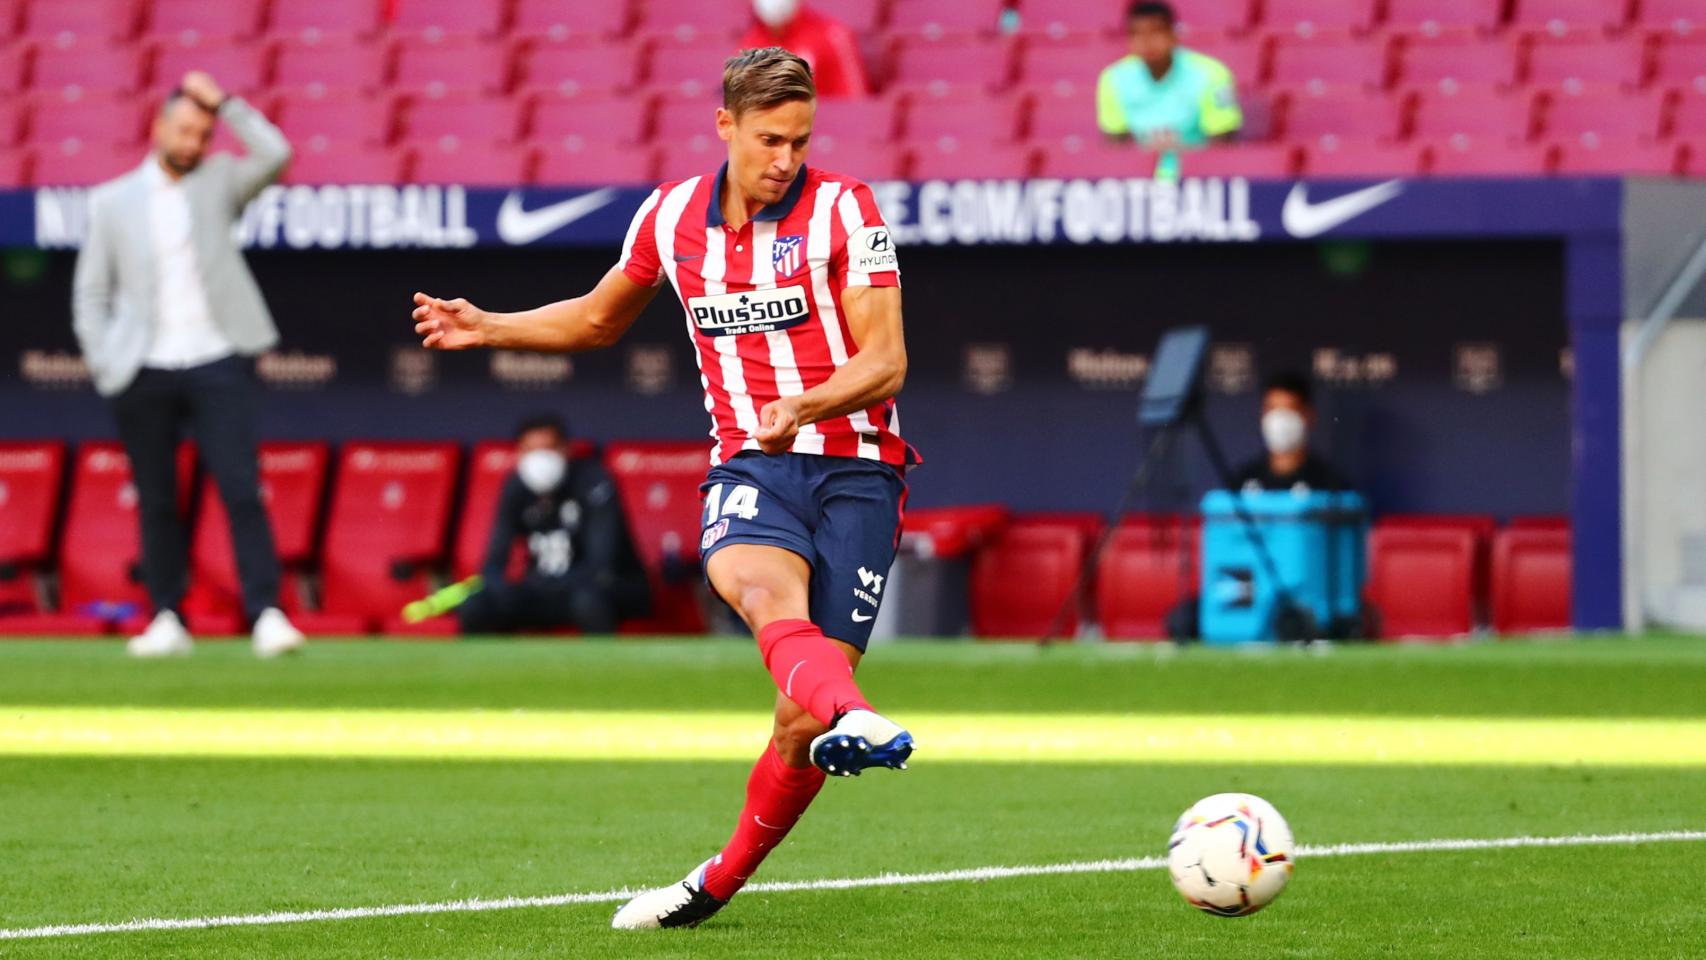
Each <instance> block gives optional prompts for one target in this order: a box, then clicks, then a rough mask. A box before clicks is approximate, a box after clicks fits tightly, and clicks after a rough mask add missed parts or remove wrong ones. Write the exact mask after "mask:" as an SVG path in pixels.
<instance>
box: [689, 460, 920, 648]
mask: <svg viewBox="0 0 1706 960" xmlns="http://www.w3.org/2000/svg"><path fill="white" fill-rule="evenodd" d="M699 490H700V494H701V495H702V496H703V497H704V523H703V528H704V533H703V535H702V536H701V537H700V539H699V555H700V557H701V558H702V559H703V560H704V561H705V563H706V565H707V567H709V564H710V560H711V555H712V554H714V553H716V552H717V551H718V550H721V549H722V548H724V547H726V546H728V545H729V544H731V543H756V544H762V545H764V546H769V547H781V548H782V549H784V550H790V551H792V552H794V553H797V554H799V555H800V556H801V557H803V558H805V561H806V563H808V564H810V565H811V568H812V580H811V619H812V623H814V624H816V625H817V626H818V627H819V628H820V629H822V630H823V632H824V634H825V635H827V636H830V637H833V638H835V639H836V640H841V641H843V642H845V643H850V644H852V645H853V646H855V647H858V648H859V649H860V650H864V649H865V644H866V643H867V642H869V641H870V639H871V624H872V622H873V621H874V620H876V617H877V607H878V606H879V605H880V604H881V603H882V600H883V581H884V580H885V579H886V578H887V577H888V575H889V565H890V564H892V563H894V554H895V547H896V546H897V545H898V543H899V541H900V524H901V514H902V511H903V510H904V509H905V506H906V481H905V480H903V479H901V475H900V471H899V470H897V469H895V468H894V467H892V466H889V465H888V464H886V463H880V462H878V461H875V460H862V459H857V458H854V457H824V456H816V455H813V454H799V453H783V454H777V455H775V456H770V455H766V454H763V453H759V452H757V451H754V450H746V451H742V452H741V453H740V454H738V455H736V456H735V457H734V458H733V459H731V460H729V461H728V462H727V463H722V464H718V465H717V466H715V467H712V468H711V472H710V474H709V475H708V476H707V477H706V478H705V484H704V486H702V487H700V488H699Z"/></svg>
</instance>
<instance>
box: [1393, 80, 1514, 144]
mask: <svg viewBox="0 0 1706 960" xmlns="http://www.w3.org/2000/svg"><path fill="white" fill-rule="evenodd" d="M1533 130H1534V102H1533V100H1532V99H1531V98H1529V97H1526V96H1518V95H1516V94H1497V93H1493V92H1491V91H1487V90H1482V89H1476V88H1467V89H1465V90H1464V91H1463V92H1462V93H1459V94H1444V93H1436V92H1432V91H1424V92H1423V93H1422V94H1420V95H1419V96H1418V97H1417V99H1416V107H1415V112H1414V113H1413V114H1412V115H1411V127H1410V132H1411V136H1413V137H1415V138H1416V139H1418V140H1429V141H1439V140H1446V139H1449V138H1451V137H1455V136H1470V137H1474V138H1476V139H1480V140H1489V141H1490V140H1496V139H1504V140H1510V141H1520V140H1526V139H1528V138H1529V136H1530V134H1531V133H1532V132H1533Z"/></svg>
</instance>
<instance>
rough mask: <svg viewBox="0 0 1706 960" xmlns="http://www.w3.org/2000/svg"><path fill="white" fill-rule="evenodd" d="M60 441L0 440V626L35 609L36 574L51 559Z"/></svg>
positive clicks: (60, 477)
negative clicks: (15, 615)
mask: <svg viewBox="0 0 1706 960" xmlns="http://www.w3.org/2000/svg"><path fill="white" fill-rule="evenodd" d="M64 480H65V444H64V443H62V442H60V441H58V440H43V441H19V440H9V441H0V632H6V631H5V627H4V619H3V618H4V617H5V616H7V615H8V614H17V613H36V612H39V611H40V609H41V605H40V602H39V593H40V591H39V586H38V584H37V580H36V578H37V577H38V576H40V575H42V574H44V573H46V572H47V569H48V565H49V563H51V562H52V560H53V526H54V521H55V520H56V519H57V518H58V516H59V496H60V490H61V489H62V487H63V485H64Z"/></svg>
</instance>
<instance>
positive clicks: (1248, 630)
mask: <svg viewBox="0 0 1706 960" xmlns="http://www.w3.org/2000/svg"><path fill="white" fill-rule="evenodd" d="M1235 497H1236V498H1239V499H1238V500H1234V499H1233V498H1235ZM1239 501H1242V505H1243V507H1244V510H1245V511H1246V512H1247V513H1249V514H1250V516H1251V517H1252V518H1253V519H1254V520H1255V525H1256V529H1257V532H1258V533H1259V534H1260V535H1261V537H1262V540H1263V542H1265V543H1266V544H1267V548H1268V554H1269V555H1270V556H1271V557H1273V563H1274V569H1275V572H1276V573H1277V574H1278V576H1279V579H1280V582H1281V583H1282V584H1283V585H1284V591H1285V593H1286V594H1287V595H1288V596H1289V598H1290V600H1291V602H1292V603H1293V604H1294V605H1296V606H1297V607H1299V608H1301V609H1302V610H1303V611H1305V612H1306V613H1307V614H1308V615H1309V616H1310V617H1312V618H1313V620H1314V622H1313V624H1312V627H1313V632H1311V633H1310V636H1311V637H1322V636H1330V635H1332V634H1334V633H1345V632H1350V631H1354V629H1355V625H1357V624H1359V623H1360V620H1361V611H1362V585H1363V576H1364V550H1365V546H1364V545H1365V543H1366V540H1367V536H1366V534H1367V524H1368V519H1367V517H1368V515H1367V511H1366V510H1365V509H1364V505H1363V500H1362V497H1361V496H1359V495H1357V494H1355V493H1308V494H1301V495H1300V494H1295V493H1291V492H1289V491H1277V492H1276V491H1263V492H1238V493H1233V492H1231V491H1228V490H1213V491H1210V492H1209V493H1208V494H1206V495H1205V496H1204V497H1203V499H1202V513H1203V539H1202V564H1203V570H1202V596H1201V598H1200V599H1199V601H1198V603H1199V604H1200V607H1199V623H1200V628H1201V632H1202V638H1203V642H1204V643H1209V644H1231V643H1248V642H1251V641H1259V640H1273V639H1275V638H1276V631H1275V623H1276V617H1277V616H1278V615H1279V613H1280V611H1279V605H1278V602H1277V601H1278V599H1279V593H1280V591H1278V590H1275V588H1274V583H1273V580H1272V578H1270V577H1269V575H1268V572H1267V569H1266V567H1265V566H1264V565H1263V563H1262V561H1261V557H1260V555H1259V554H1258V553H1257V552H1256V551H1257V547H1256V544H1255V543H1254V542H1253V541H1252V539H1251V534H1250V531H1249V529H1248V528H1247V527H1246V526H1245V524H1244V521H1243V520H1241V519H1240V518H1239V516H1238V512H1237V510H1236V508H1235V507H1236V505H1237V504H1238V503H1239Z"/></svg>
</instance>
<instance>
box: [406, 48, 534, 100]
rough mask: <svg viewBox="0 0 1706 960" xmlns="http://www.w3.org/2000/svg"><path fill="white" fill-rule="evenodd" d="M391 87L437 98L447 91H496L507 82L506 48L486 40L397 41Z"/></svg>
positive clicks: (504, 86)
mask: <svg viewBox="0 0 1706 960" xmlns="http://www.w3.org/2000/svg"><path fill="white" fill-rule="evenodd" d="M395 55H396V69H395V71H394V74H395V75H394V76H393V77H392V81H391V82H392V87H393V88H394V89H396V90H398V91H400V92H405V93H416V94H424V95H426V96H431V97H441V96H444V95H446V94H450V93H497V92H499V91H501V90H503V89H505V88H506V87H507V86H508V85H509V73H510V62H509V49H508V48H507V47H505V46H504V45H503V44H500V43H495V42H491V41H486V40H457V39H452V40H445V41H443V42H442V43H413V42H405V43H399V44H398V45H397V46H396V54H395Z"/></svg>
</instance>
